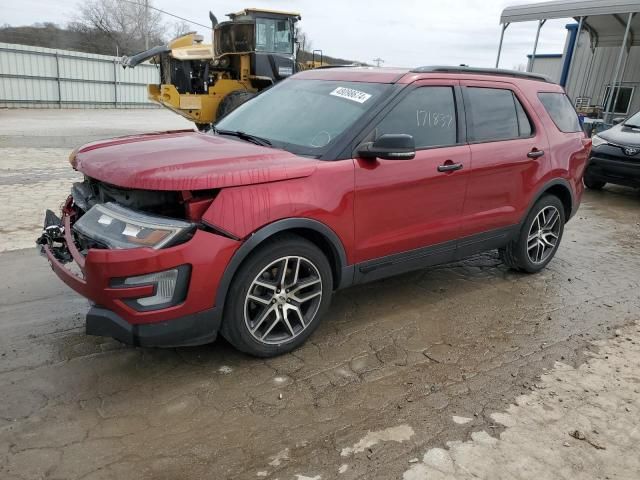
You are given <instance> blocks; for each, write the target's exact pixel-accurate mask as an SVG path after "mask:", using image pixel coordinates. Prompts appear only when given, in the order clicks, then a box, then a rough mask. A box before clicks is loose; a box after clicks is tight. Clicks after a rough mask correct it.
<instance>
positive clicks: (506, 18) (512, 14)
mask: <svg viewBox="0 0 640 480" xmlns="http://www.w3.org/2000/svg"><path fill="white" fill-rule="evenodd" d="M636 12H640V2H639V1H638V0H582V1H581V2H578V1H575V0H556V1H553V2H538V3H529V4H526V5H514V6H512V7H507V8H505V9H504V10H503V11H502V15H501V16H500V23H516V22H530V21H532V20H551V19H553V18H569V17H573V18H578V17H591V16H594V15H614V14H625V13H636Z"/></svg>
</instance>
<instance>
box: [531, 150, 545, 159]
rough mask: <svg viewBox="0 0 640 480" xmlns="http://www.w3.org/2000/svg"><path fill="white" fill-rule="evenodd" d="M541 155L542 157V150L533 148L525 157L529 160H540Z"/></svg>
mask: <svg viewBox="0 0 640 480" xmlns="http://www.w3.org/2000/svg"><path fill="white" fill-rule="evenodd" d="M543 155H544V150H538V149H537V148H534V149H533V150H531V151H530V152H529V153H527V157H529V158H540V157H542V156H543Z"/></svg>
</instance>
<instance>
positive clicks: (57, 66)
mask: <svg viewBox="0 0 640 480" xmlns="http://www.w3.org/2000/svg"><path fill="white" fill-rule="evenodd" d="M56 82H58V108H62V87H61V86H60V56H59V55H58V52H56Z"/></svg>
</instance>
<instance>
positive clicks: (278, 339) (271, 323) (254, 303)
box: [244, 256, 322, 345]
mask: <svg viewBox="0 0 640 480" xmlns="http://www.w3.org/2000/svg"><path fill="white" fill-rule="evenodd" d="M321 301H322V279H321V277H320V273H319V271H318V268H317V267H316V266H315V265H314V264H313V263H312V262H311V261H310V260H308V259H307V258H304V257H300V256H287V257H282V258H279V259H277V260H275V261H273V262H271V263H270V264H269V265H267V266H266V267H265V268H264V269H263V270H262V271H261V272H260V273H259V274H258V275H257V276H256V278H255V279H254V280H253V282H252V283H251V286H250V287H249V290H248V292H247V296H246V298H245V301H244V321H245V324H246V326H247V329H248V330H249V332H250V333H251V335H252V336H253V337H254V338H255V339H256V340H258V341H259V342H261V343H265V344H270V345H277V344H281V343H285V342H288V341H290V340H293V339H294V338H296V337H297V336H298V335H300V334H301V333H302V332H303V331H304V330H305V329H306V328H307V327H308V326H309V325H310V324H311V322H312V321H313V319H314V317H315V315H316V313H317V312H318V309H319V307H320V303H321Z"/></svg>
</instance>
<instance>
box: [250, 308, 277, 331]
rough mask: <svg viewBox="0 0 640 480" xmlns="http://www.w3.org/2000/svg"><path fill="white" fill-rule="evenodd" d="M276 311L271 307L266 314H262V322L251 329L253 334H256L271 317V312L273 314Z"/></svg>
mask: <svg viewBox="0 0 640 480" xmlns="http://www.w3.org/2000/svg"><path fill="white" fill-rule="evenodd" d="M274 310H275V306H274V307H269V308H267V309H266V310H265V312H264V313H263V314H262V316H261V317H260V320H258V322H257V323H256V324H255V326H254V327H253V328H252V329H251V332H252V333H253V332H256V331H257V330H258V329H259V328H260V327H261V326H262V324H263V323H264V321H265V320H266V319H267V318H268V317H269V315H270V314H271V312H273V311H274Z"/></svg>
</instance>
